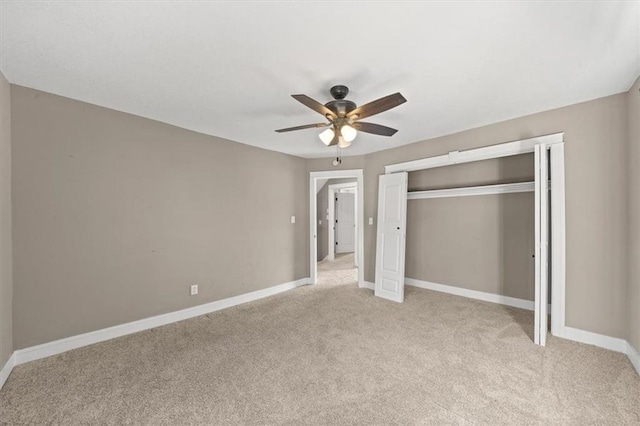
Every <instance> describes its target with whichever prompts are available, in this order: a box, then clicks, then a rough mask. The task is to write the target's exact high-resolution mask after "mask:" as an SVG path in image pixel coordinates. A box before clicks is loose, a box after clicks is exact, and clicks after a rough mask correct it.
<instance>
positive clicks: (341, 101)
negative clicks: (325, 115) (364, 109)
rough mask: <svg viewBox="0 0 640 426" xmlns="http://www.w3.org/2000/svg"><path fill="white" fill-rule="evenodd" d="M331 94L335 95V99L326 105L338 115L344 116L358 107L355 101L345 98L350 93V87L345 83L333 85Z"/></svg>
mask: <svg viewBox="0 0 640 426" xmlns="http://www.w3.org/2000/svg"><path fill="white" fill-rule="evenodd" d="M329 92H331V96H333V99H334V100H333V101H329V102H327V103H326V104H324V106H326V107H327V108H329V109H330V110H331V111H333V112H334V113H335V114H336V115H337V116H338V117H344V116H345V115H347V114H348V113H350V112H351V111H353V110H354V109H356V104H355V103H354V102H351V101H348V100H346V99H345V98H346V97H347V95H348V94H349V88H348V87H347V86H343V85H341V84H340V85H337V86H333V87H332V88H331V90H329Z"/></svg>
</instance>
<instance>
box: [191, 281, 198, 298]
mask: <svg viewBox="0 0 640 426" xmlns="http://www.w3.org/2000/svg"><path fill="white" fill-rule="evenodd" d="M196 294H198V284H194V285H192V286H191V295H192V296H195V295H196Z"/></svg>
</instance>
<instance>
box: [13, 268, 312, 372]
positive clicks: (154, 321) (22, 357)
mask: <svg viewBox="0 0 640 426" xmlns="http://www.w3.org/2000/svg"><path fill="white" fill-rule="evenodd" d="M308 283H309V278H303V279H300V280H297V281H291V282H288V283H285V284H280V285H276V286H273V287H268V288H265V289H262V290H257V291H253V292H251V293H245V294H241V295H239V296H234V297H229V298H228V299H222V300H217V301H215V302H211V303H206V304H204V305H199V306H194V307H192V308H187V309H182V310H180V311H175V312H170V313H167V314H162V315H157V316H154V317H150V318H145V319H141V320H138V321H133V322H129V323H126V324H120V325H116V326H113V327H109V328H104V329H102V330H96V331H92V332H89V333H84V334H79V335H77V336H71V337H67V338H65V339H60V340H55V341H53V342H49V343H44V344H42V345H37V346H32V347H29V348H25V349H20V350H17V351H15V352H14V353H13V355H14V357H15V359H14V361H15V365H20V364H24V363H25V362H29V361H35V360H37V359H41V358H46V357H48V356H52V355H57V354H60V353H62V352H66V351H70V350H72V349H76V348H80V347H83V346H88V345H92V344H94V343H98V342H104V341H105V340H110V339H114V338H116V337H120V336H126V335H127V334H132V333H137V332H139V331H144V330H149V329H151V328H155V327H160V326H162V325H167V324H171V323H174V322H178V321H183V320H186V319H189V318H193V317H197V316H200V315H205V314H208V313H211V312H215V311H219V310H221V309H225V308H229V307H232V306H237V305H241V304H243V303H247V302H252V301H254V300H258V299H262V298H265V297H269V296H273V295H275V294H278V293H282V292H285V291H287V290H291V289H294V288H296V287H299V286H302V285H305V284H308Z"/></svg>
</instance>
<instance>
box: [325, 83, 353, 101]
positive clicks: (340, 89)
mask: <svg viewBox="0 0 640 426" xmlns="http://www.w3.org/2000/svg"><path fill="white" fill-rule="evenodd" d="M329 92H330V93H331V96H333V99H337V100H340V99H344V98H346V97H347V95H348V94H349V88H348V87H347V86H343V85H342V84H338V85H336V86H333V87H332V88H331V89H330V90H329Z"/></svg>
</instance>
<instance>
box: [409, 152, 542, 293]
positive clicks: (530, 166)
mask: <svg viewBox="0 0 640 426" xmlns="http://www.w3.org/2000/svg"><path fill="white" fill-rule="evenodd" d="M533 180H534V161H533V154H532V153H529V154H521V155H516V156H511V157H503V158H495V159H489V160H482V161H476V162H471V163H464V164H455V165H450V166H445V167H438V168H432V169H426V170H419V171H414V172H410V173H409V184H408V186H409V192H410V193H411V192H414V191H426V190H434V189H449V188H459V187H469V186H480V185H494V184H503V183H514V182H532V181H533ZM534 208H535V203H534V193H533V192H523V193H513V194H491V195H479V196H464V197H451V198H436V199H426V200H409V201H408V203H407V223H409V224H410V225H409V226H408V227H407V239H406V274H405V275H406V276H407V277H409V278H413V279H417V280H421V281H427V282H432V283H437V284H444V285H449V286H455V287H460V288H465V289H469V290H476V291H482V292H486V293H492V294H498V295H502V296H509V297H515V298H518V299H524V300H530V301H533V299H534V276H535V270H534V258H533V254H534V251H535V239H534V238H535V235H534Z"/></svg>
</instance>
